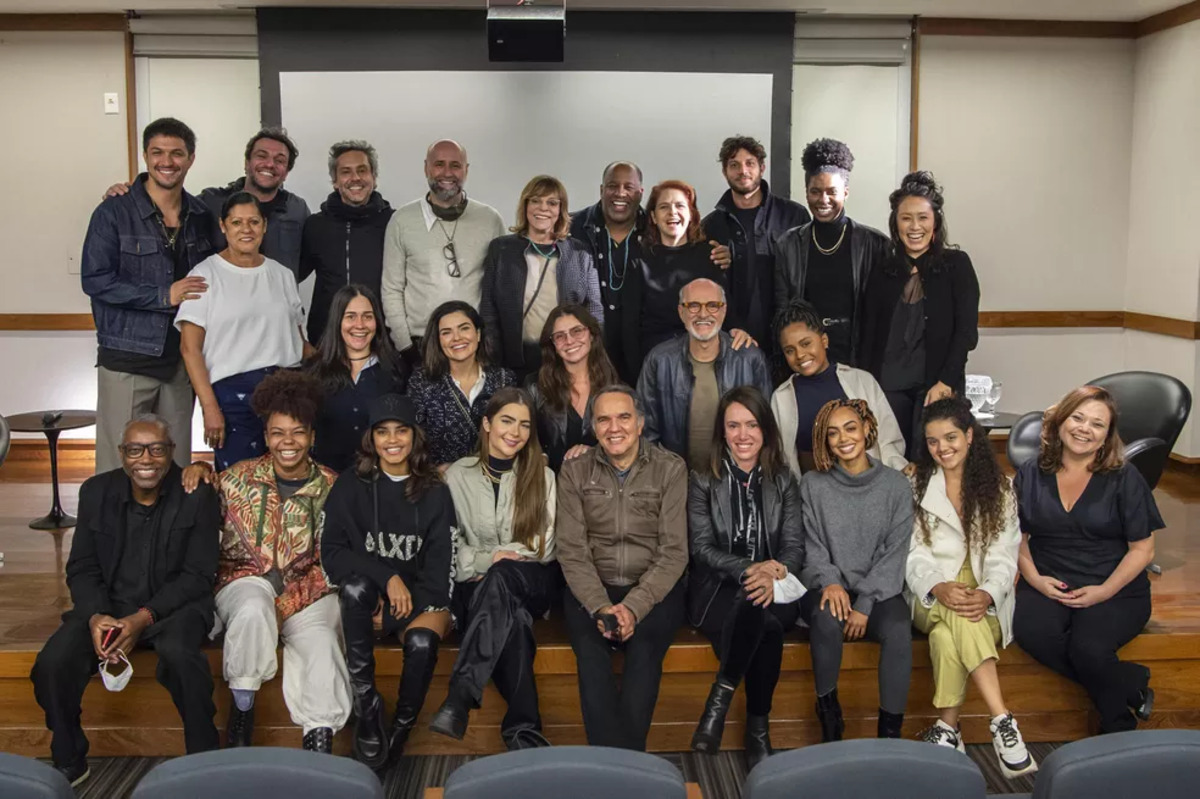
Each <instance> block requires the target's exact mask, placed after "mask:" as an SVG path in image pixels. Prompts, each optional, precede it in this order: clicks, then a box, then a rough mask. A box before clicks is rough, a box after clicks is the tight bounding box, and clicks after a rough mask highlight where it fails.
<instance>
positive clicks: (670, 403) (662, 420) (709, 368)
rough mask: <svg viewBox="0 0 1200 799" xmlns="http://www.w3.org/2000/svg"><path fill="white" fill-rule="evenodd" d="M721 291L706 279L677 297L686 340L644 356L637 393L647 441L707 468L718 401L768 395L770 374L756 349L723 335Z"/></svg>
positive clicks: (690, 463)
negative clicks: (728, 395) (748, 391)
mask: <svg viewBox="0 0 1200 799" xmlns="http://www.w3.org/2000/svg"><path fill="white" fill-rule="evenodd" d="M726 307H727V306H726V303H725V289H723V288H721V286H720V285H719V284H717V283H715V282H713V281H711V280H709V279H707V278H700V279H697V280H693V281H692V282H691V283H688V284H687V285H686V286H684V287H683V288H682V289H681V290H680V292H679V318H680V319H682V320H683V326H684V327H685V328H686V329H687V335H680V336H676V337H675V338H673V339H671V340H669V341H664V342H663V343H662V344H659V345H658V346H657V347H655V348H654V349H652V350H650V354H649V355H647V356H646V360H645V362H644V363H643V364H642V373H641V376H640V377H639V378H638V386H637V392H638V396H639V397H640V398H641V400H642V403H643V404H644V405H645V407H646V430H645V436H646V438H647V440H649V441H658V442H659V443H660V444H662V446H664V447H665V448H667V449H669V450H671V451H672V452H674V453H675V454H677V455H679V456H681V457H683V458H684V459H685V460H687V463H688V468H689V469H695V470H698V471H703V470H705V469H708V468H709V465H710V464H709V455H710V453H711V449H712V440H713V426H714V425H715V424H716V415H717V404H718V403H719V402H720V401H721V396H722V395H723V394H724V393H725V392H726V391H728V390H729V389H731V388H736V387H737V386H746V385H748V386H754V387H755V388H757V389H758V390H759V391H761V392H763V396H764V397H769V396H771V370H770V368H769V367H768V366H767V358H766V356H765V355H763V352H762V350H760V349H759V348H758V347H757V346H747V347H743V348H741V349H737V350H735V349H734V348H733V337H732V336H730V335H729V334H728V333H726V332H724V331H723V330H721V325H722V324H724V322H725V313H726Z"/></svg>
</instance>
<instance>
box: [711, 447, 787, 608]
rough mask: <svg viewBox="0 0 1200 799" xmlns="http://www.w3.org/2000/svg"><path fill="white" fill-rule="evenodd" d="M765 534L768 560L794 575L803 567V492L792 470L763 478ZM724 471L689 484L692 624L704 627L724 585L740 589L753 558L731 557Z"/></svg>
mask: <svg viewBox="0 0 1200 799" xmlns="http://www.w3.org/2000/svg"><path fill="white" fill-rule="evenodd" d="M762 494H763V529H764V532H765V533H766V542H767V551H766V552H763V553H761V557H762V559H763V560H776V561H779V562H780V563H782V564H783V565H784V566H786V567H787V570H788V572H789V573H791V574H795V575H797V576H798V575H799V574H800V567H801V566H803V565H804V529H803V528H802V527H801V523H800V486H799V484H798V483H797V482H796V478H795V476H793V475H792V473H791V471H790V470H788V469H781V470H780V472H779V474H777V475H775V477H773V478H768V477H764V478H763V481H762ZM730 504H731V503H730V496H729V489H728V488H727V487H726V485H725V470H724V468H722V470H721V477H720V478H716V477H713V476H712V474H711V473H710V472H704V473H701V472H692V476H691V479H690V481H689V482H688V536H689V538H690V543H691V552H692V559H691V567H692V569H691V577H690V578H689V582H688V620H689V621H690V622H691V624H692V625H693V626H697V627H698V626H700V624H701V623H702V622H703V621H704V617H705V616H706V615H708V608H709V605H711V604H712V601H713V598H714V597H715V596H716V595H717V590H718V589H719V588H720V587H721V584H722V583H726V582H729V583H736V582H737V581H738V580H739V579H740V578H741V576H742V572H744V571H745V570H746V568H747V567H748V566H750V564H751V561H750V559H749V558H743V557H739V556H737V555H734V554H733V552H732V545H733V544H732V542H733V513H732V511H731V509H730Z"/></svg>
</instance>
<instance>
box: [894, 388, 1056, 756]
mask: <svg viewBox="0 0 1200 799" xmlns="http://www.w3.org/2000/svg"><path fill="white" fill-rule="evenodd" d="M924 438H925V445H924V446H923V447H922V448H921V452H920V454H919V455H918V457H917V464H916V471H915V473H914V474H913V499H914V501H915V502H916V504H917V508H916V515H917V516H916V522H915V523H914V525H913V534H912V541H911V543H910V544H909V548H908V565H907V568H906V575H905V582H906V583H907V587H906V589H905V597H906V599H908V603H909V605H911V606H912V614H913V624H914V625H915V626H916V628H917V629H918V630H920V631H921V632H923V633H926V634H927V635H928V636H929V658H930V660H931V661H933V684H934V692H933V706H934V707H935V708H937V710H938V716H939V718H938V720H937V721H935V722H934V723H933V724H932V725H931V726H930V727H929V728H928V729H926V730H925V731H924V732H922V733H921V740H924V741H928V742H929V743H932V744H936V745H938V746H945V747H947V748H950V749H957V750H959V751H960V752H962V751H964V749H963V744H962V734H961V733H960V732H959V729H958V715H959V709H960V708H961V707H962V703H963V701H964V700H965V699H966V692H967V681H968V678H970V680H971V681H972V682H974V683H975V685H976V687H977V688H978V689H979V694H980V696H981V697H982V698H983V701H984V704H986V705H987V708H988V715H989V716H990V717H991V723H990V725H989V726H990V730H991V733H992V745H993V747H994V748H995V750H996V757H997V758H998V759H999V761H1000V770H1001V771H1002V772H1003V773H1004V775H1005V776H1006V777H1009V778H1010V779H1011V778H1013V777H1019V776H1021V775H1022V774H1028V773H1029V772H1031V771H1036V770H1037V763H1035V762H1034V760H1033V758H1032V757H1031V756H1030V755H1029V752H1028V750H1027V749H1026V748H1025V741H1024V740H1023V739H1022V737H1021V730H1020V728H1019V727H1018V726H1017V722H1016V721H1015V720H1014V719H1013V716H1012V713H1009V712H1008V708H1007V707H1006V706H1005V704H1004V697H1003V696H1002V695H1001V693H1000V678H999V675H998V674H997V672H996V663H997V661H998V660H999V655H998V654H997V653H996V648H997V645H999V646H1001V647H1004V646H1008V644H1009V643H1010V642H1011V641H1012V638H1013V631H1012V628H1013V606H1014V604H1015V592H1014V590H1013V584H1014V582H1015V581H1016V578H1017V551H1018V550H1019V549H1020V546H1021V532H1020V529H1019V527H1018V524H1017V505H1016V497H1015V496H1014V494H1013V490H1012V486H1011V484H1010V483H1009V480H1008V478H1007V477H1006V476H1005V475H1004V473H1003V472H1001V471H1000V465H999V464H998V463H997V462H996V456H995V454H994V453H993V452H992V447H991V444H989V443H988V437H987V433H986V432H985V431H984V430H983V428H982V427H980V426H979V423H978V422H977V421H975V418H974V417H973V416H972V415H971V406H970V404H969V403H968V402H967V401H966V400H963V399H961V398H957V397H951V398H947V399H941V400H938V401H937V402H934V403H931V404H930V405H929V406H928V407H926V408H925V418H924Z"/></svg>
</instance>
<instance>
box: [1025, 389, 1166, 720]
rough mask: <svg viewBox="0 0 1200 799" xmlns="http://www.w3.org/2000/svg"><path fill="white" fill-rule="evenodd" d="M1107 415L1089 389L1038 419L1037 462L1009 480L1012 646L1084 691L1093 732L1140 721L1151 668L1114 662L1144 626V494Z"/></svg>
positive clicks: (1148, 548) (1150, 549)
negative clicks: (1013, 526)
mask: <svg viewBox="0 0 1200 799" xmlns="http://www.w3.org/2000/svg"><path fill="white" fill-rule="evenodd" d="M1121 451H1122V444H1121V438H1120V436H1118V435H1117V406H1116V403H1115V402H1113V398H1112V395H1111V394H1109V393H1108V392H1107V391H1105V390H1104V389H1103V388H1099V387H1098V386H1083V387H1082V388H1077V389H1075V390H1074V391H1072V392H1071V393H1069V394H1067V396H1065V397H1063V398H1062V399H1061V400H1059V402H1058V404H1057V405H1055V406H1053V407H1051V408H1050V409H1049V410H1048V411H1046V415H1045V417H1044V418H1043V420H1042V446H1041V453H1040V454H1039V456H1038V457H1037V458H1036V459H1033V460H1030V461H1028V462H1027V463H1025V464H1023V465H1022V466H1021V468H1020V469H1018V470H1017V476H1016V480H1015V481H1014V487H1015V489H1016V492H1017V507H1018V508H1019V510H1020V520H1021V533H1022V534H1023V536H1024V537H1023V539H1022V541H1021V556H1020V560H1019V561H1018V563H1019V565H1020V568H1021V581H1020V582H1019V583H1018V584H1017V609H1016V614H1015V616H1014V618H1013V635H1014V636H1016V639H1017V643H1018V644H1020V645H1021V648H1022V649H1024V650H1025V651H1026V652H1028V653H1029V654H1030V655H1032V656H1033V658H1034V659H1036V660H1037V661H1038V662H1040V663H1042V664H1043V665H1045V666H1048V667H1050V668H1051V669H1053V670H1054V671H1056V672H1058V673H1059V674H1061V675H1063V676H1064V677H1066V678H1068V679H1070V680H1074V681H1075V682H1078V683H1080V684H1081V685H1083V687H1084V688H1085V689H1086V690H1087V692H1088V696H1090V697H1091V699H1092V703H1093V704H1094V705H1095V706H1096V710H1097V711H1098V713H1099V714H1100V731H1101V732H1116V731H1119V730H1132V729H1134V728H1136V727H1137V719H1141V720H1143V721H1145V720H1146V719H1148V718H1149V717H1150V710H1151V708H1152V707H1153V705H1154V691H1153V690H1152V689H1151V688H1150V669H1148V668H1146V667H1145V666H1143V665H1141V664H1139V663H1130V662H1128V661H1123V660H1121V659H1120V658H1118V657H1117V650H1118V649H1120V648H1121V647H1123V646H1124V645H1125V644H1127V643H1129V642H1130V641H1131V640H1133V639H1134V638H1135V637H1137V635H1138V633H1140V632H1141V631H1142V628H1143V627H1145V626H1146V622H1147V621H1149V620H1150V580H1149V578H1147V577H1146V567H1147V566H1149V565H1150V563H1151V561H1153V560H1154V531H1155V530H1161V529H1162V528H1163V527H1164V526H1165V525H1164V524H1163V520H1162V516H1160V515H1159V513H1158V506H1157V505H1155V503H1154V495H1153V494H1152V493H1151V492H1150V487H1149V486H1147V485H1146V481H1145V480H1144V479H1142V475H1141V474H1140V473H1139V472H1138V470H1137V469H1135V468H1134V467H1133V466H1132V465H1131V464H1129V463H1125V462H1124V459H1123V458H1122V455H1121Z"/></svg>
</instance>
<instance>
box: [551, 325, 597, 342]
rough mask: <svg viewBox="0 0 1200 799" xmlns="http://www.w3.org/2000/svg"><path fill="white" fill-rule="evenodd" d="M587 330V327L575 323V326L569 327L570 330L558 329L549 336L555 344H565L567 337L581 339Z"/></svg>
mask: <svg viewBox="0 0 1200 799" xmlns="http://www.w3.org/2000/svg"><path fill="white" fill-rule="evenodd" d="M587 332H588V329H587V328H586V327H584V326H583V325H575V327H573V328H571V329H570V330H560V331H558V332H557V333H555V334H554V335H552V336H551V337H550V338H551V339H552V340H553V341H554V343H555V344H566V343H567V341H568V340H569V339H574V340H575V341H580V340H582V339H583V337H584V335H585V334H586V333H587Z"/></svg>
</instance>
